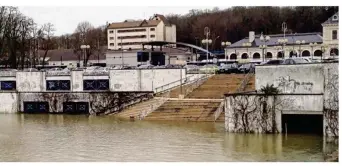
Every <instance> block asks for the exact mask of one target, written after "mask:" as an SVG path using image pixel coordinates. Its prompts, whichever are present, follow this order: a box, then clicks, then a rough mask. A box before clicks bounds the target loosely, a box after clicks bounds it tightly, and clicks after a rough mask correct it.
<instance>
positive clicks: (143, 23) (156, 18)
mask: <svg viewBox="0 0 342 166" xmlns="http://www.w3.org/2000/svg"><path fill="white" fill-rule="evenodd" d="M161 21H163V23H164V24H165V25H167V26H169V25H170V23H169V22H168V21H167V19H166V18H165V16H163V15H161V14H155V15H153V17H151V18H150V19H149V20H136V21H128V20H125V21H123V22H116V23H111V24H109V26H108V29H118V28H134V27H153V26H157V25H158V24H159V23H160V22H161Z"/></svg>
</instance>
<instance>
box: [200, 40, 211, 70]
mask: <svg viewBox="0 0 342 166" xmlns="http://www.w3.org/2000/svg"><path fill="white" fill-rule="evenodd" d="M211 43H212V40H211V39H203V40H202V44H206V45H207V51H208V52H209V50H208V47H209V46H208V45H209V44H211ZM208 52H207V64H208V62H209V53H208Z"/></svg>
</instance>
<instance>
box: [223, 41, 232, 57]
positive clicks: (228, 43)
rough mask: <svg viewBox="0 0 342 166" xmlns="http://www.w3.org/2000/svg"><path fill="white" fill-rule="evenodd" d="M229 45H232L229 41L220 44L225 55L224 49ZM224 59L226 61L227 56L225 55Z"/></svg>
mask: <svg viewBox="0 0 342 166" xmlns="http://www.w3.org/2000/svg"><path fill="white" fill-rule="evenodd" d="M230 45H232V43H231V42H229V41H226V42H222V43H221V46H222V48H223V50H224V52H225V54H226V51H225V50H226V49H225V47H229V46H230ZM224 57H225V59H226V60H227V56H226V55H225V56H224Z"/></svg>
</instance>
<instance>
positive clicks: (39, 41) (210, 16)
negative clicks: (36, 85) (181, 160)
mask: <svg viewBox="0 0 342 166" xmlns="http://www.w3.org/2000/svg"><path fill="white" fill-rule="evenodd" d="M337 11H338V7H231V8H227V9H223V10H219V9H218V8H214V9H212V10H209V9H206V10H195V9H193V10H190V11H189V13H187V14H185V15H179V14H169V15H166V18H167V19H168V21H169V22H170V23H172V24H175V25H176V27H177V41H179V42H185V43H191V44H196V45H201V40H202V39H204V38H205V35H204V28H205V27H209V28H210V31H211V33H210V39H212V40H213V43H212V45H211V49H213V50H219V49H222V47H221V42H223V41H230V42H231V43H233V42H236V41H238V40H240V39H242V38H244V37H247V36H248V32H249V31H255V32H256V34H258V33H261V32H263V34H265V35H267V34H277V33H282V29H281V26H282V23H283V22H286V23H287V27H288V31H287V33H305V32H322V26H321V23H323V22H324V21H326V20H327V19H328V18H329V17H331V16H332V15H333V14H335V13H336V12H337ZM106 26H107V25H103V26H99V27H94V26H93V25H92V24H91V23H89V22H88V21H83V22H80V23H79V24H78V25H77V27H76V29H75V31H74V32H73V33H71V34H65V35H61V36H55V35H54V32H55V30H56V29H55V27H54V25H53V24H51V23H46V24H43V25H40V26H38V25H37V24H36V23H35V22H34V20H33V19H32V18H29V17H27V16H25V15H23V14H22V13H20V11H19V10H18V8H17V7H8V6H0V65H1V66H2V67H10V68H24V67H25V66H26V67H35V66H36V65H37V64H42V65H45V63H43V62H45V58H46V56H47V55H48V53H49V51H50V50H53V49H72V50H73V51H74V53H75V54H77V55H78V57H79V60H80V59H82V58H81V57H82V55H83V53H84V52H83V51H86V57H85V60H84V61H85V62H87V61H88V59H89V56H90V55H92V54H100V53H102V52H101V48H102V46H107V31H106V28H107V27H106ZM81 45H89V46H90V48H89V49H86V50H82V49H81V48H80V47H81ZM38 50H42V51H43V55H40V54H39V51H38ZM41 56H42V57H41Z"/></svg>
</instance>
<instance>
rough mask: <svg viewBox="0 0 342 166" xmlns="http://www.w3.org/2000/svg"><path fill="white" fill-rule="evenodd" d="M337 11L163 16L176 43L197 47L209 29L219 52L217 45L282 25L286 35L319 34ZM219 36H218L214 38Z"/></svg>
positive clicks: (249, 10) (241, 11)
mask: <svg viewBox="0 0 342 166" xmlns="http://www.w3.org/2000/svg"><path fill="white" fill-rule="evenodd" d="M336 12H338V7H331V6H324V7H323V6H321V7H319V6H317V7H231V8H227V9H224V10H219V9H218V8H214V9H212V10H208V9H207V10H190V11H189V13H188V14H185V15H178V14H171V15H167V16H166V18H167V19H168V20H169V22H170V23H172V24H175V25H176V27H177V41H181V42H186V43H192V44H197V45H201V40H202V39H204V38H205V35H204V28H205V27H209V29H210V39H212V41H213V43H212V45H211V49H214V50H219V49H221V42H223V41H225V42H226V41H229V42H231V43H233V42H236V41H238V40H241V39H243V38H245V37H247V36H248V32H249V31H255V33H256V34H259V33H261V32H263V34H265V35H267V34H278V33H282V23H283V22H286V24H287V28H288V31H287V33H306V32H322V26H321V24H322V23H323V22H324V21H326V20H327V19H328V18H330V17H331V16H332V15H333V14H335V13H336ZM218 36H219V37H218ZM215 39H216V40H215Z"/></svg>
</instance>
